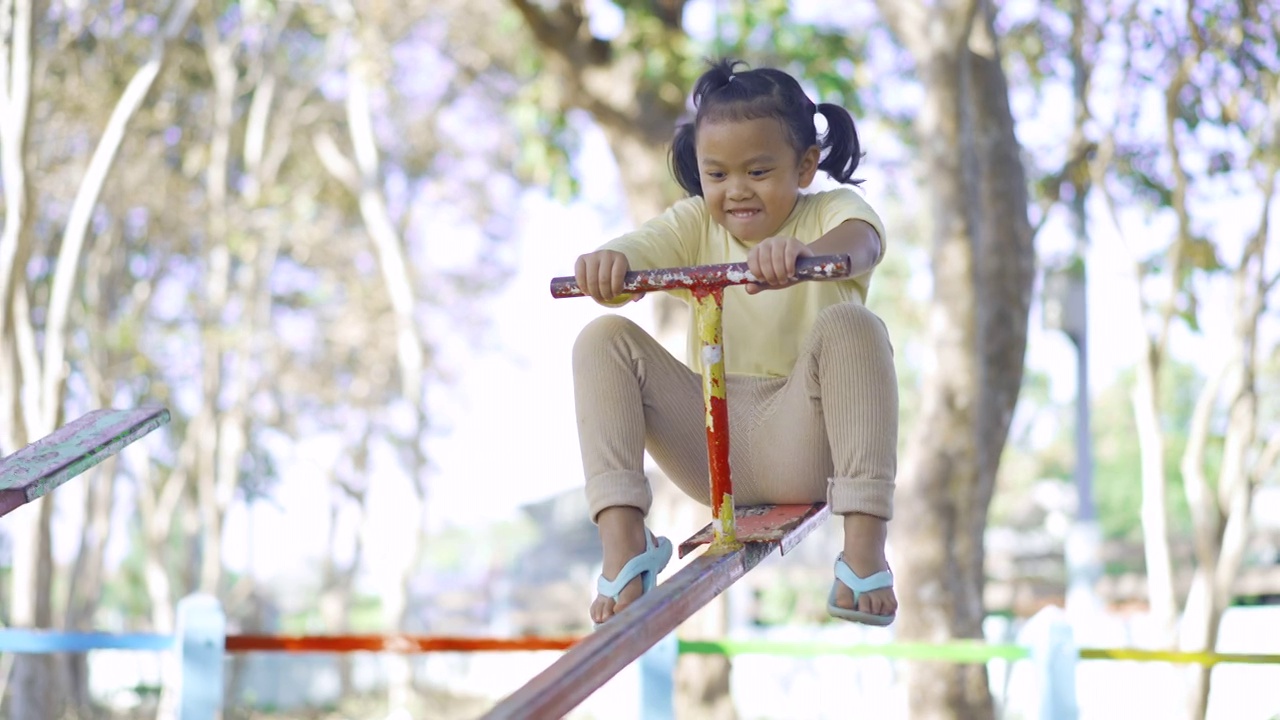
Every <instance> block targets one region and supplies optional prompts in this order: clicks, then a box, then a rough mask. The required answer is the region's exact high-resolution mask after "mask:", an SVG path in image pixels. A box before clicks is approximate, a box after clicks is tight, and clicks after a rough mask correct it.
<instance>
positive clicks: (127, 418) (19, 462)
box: [0, 407, 169, 515]
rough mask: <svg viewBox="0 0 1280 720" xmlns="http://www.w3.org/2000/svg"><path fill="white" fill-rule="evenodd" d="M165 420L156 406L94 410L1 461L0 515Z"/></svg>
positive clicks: (117, 450)
mask: <svg viewBox="0 0 1280 720" xmlns="http://www.w3.org/2000/svg"><path fill="white" fill-rule="evenodd" d="M167 422H169V411H168V410H166V409H164V408H158V407H150V408H147V407H144V408H137V409H133V410H94V411H92V412H89V413H87V414H85V415H84V416H82V417H80V418H79V419H77V420H74V421H72V422H70V423H68V424H66V425H64V426H62V427H60V428H58V429H57V430H54V431H53V432H52V433H50V434H49V435H47V436H46V437H43V438H41V439H39V440H37V441H35V442H34V443H32V444H30V445H28V446H26V447H24V448H22V449H21V450H19V451H17V452H15V453H13V454H11V455H9V456H7V457H5V458H4V459H0V515H6V514H8V513H9V512H12V511H13V510H14V509H16V508H18V507H21V506H22V505H25V504H27V503H29V502H31V501H33V500H35V499H37V498H39V497H41V496H43V495H45V494H47V493H48V492H49V491H50V490H53V489H54V488H56V487H58V486H59V485H62V484H63V483H65V482H66V481H68V480H70V479H71V478H73V477H75V476H77V475H79V474H80V473H82V472H84V471H86V470H88V469H89V468H91V467H93V466H94V465H97V464H98V463H100V462H102V461H103V460H106V459H107V458H109V457H111V456H112V455H114V454H116V453H118V452H120V450H121V449H122V448H124V447H125V446H126V445H129V444H130V443H132V442H134V441H135V440H138V439H140V438H142V437H143V436H144V435H146V434H147V433H149V432H151V431H152V430H155V429H156V428H158V427H160V426H161V425H164V424H165V423H167Z"/></svg>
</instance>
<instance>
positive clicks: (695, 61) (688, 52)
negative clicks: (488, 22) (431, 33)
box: [499, 0, 865, 201]
mask: <svg viewBox="0 0 1280 720" xmlns="http://www.w3.org/2000/svg"><path fill="white" fill-rule="evenodd" d="M614 4H615V6H616V7H618V8H619V9H621V10H622V12H623V17H624V24H623V28H622V31H621V33H620V34H619V35H618V36H617V37H614V38H609V39H607V40H606V39H603V38H595V39H594V40H593V41H592V42H593V48H595V50H594V52H593V55H594V57H593V60H592V62H600V63H614V64H630V63H636V64H638V65H639V68H640V72H639V78H638V83H639V87H638V88H637V98H636V101H635V102H636V106H635V107H633V108H629V109H627V110H626V111H625V113H626V114H627V115H629V116H631V119H632V120H634V122H635V123H636V124H637V126H640V125H645V124H646V123H649V122H651V121H652V119H653V118H657V117H660V115H659V114H658V113H662V112H665V110H664V109H662V108H658V107H655V106H653V105H654V104H655V103H656V104H661V105H664V106H665V107H666V108H670V109H674V111H675V112H674V113H672V114H678V112H679V109H680V108H683V107H684V104H685V101H686V98H687V96H688V93H689V91H690V89H691V88H692V86H693V82H694V80H695V79H696V78H697V77H698V76H699V75H700V74H701V73H702V72H703V71H704V70H705V69H706V65H705V62H704V60H705V59H707V58H711V57H715V56H718V55H729V56H733V57H736V58H739V59H743V60H746V61H747V62H748V63H750V64H751V65H753V66H761V65H769V66H775V67H781V68H784V69H786V70H789V71H791V72H793V73H795V74H796V75H798V76H799V77H800V78H801V80H802V82H803V83H805V84H806V85H808V86H809V87H811V88H812V89H813V90H814V91H815V92H816V94H817V96H818V97H817V98H816V100H817V101H818V102H831V103H836V104H840V105H843V106H844V107H846V108H848V109H849V110H850V111H852V112H854V113H855V114H857V113H860V112H861V111H862V99H861V96H860V94H859V93H858V92H857V85H856V83H855V78H856V77H857V76H858V74H859V70H858V67H859V63H860V62H861V58H862V57H863V55H864V54H865V51H864V48H863V47H862V46H861V45H860V43H859V41H858V40H856V39H855V38H857V37H860V35H859V34H858V33H850V32H849V29H848V28H837V27H823V26H818V25H815V24H809V23H801V22H797V21H795V19H794V18H793V16H792V13H791V10H790V7H789V3H788V2H786V0H768V1H767V2H758V3H730V4H728V5H729V6H728V8H727V9H726V10H724V11H723V12H722V14H721V16H720V17H719V18H718V19H717V26H718V27H719V28H720V37H719V38H712V39H711V40H709V41H706V42H703V41H698V40H695V39H694V38H692V37H690V36H689V35H688V34H687V32H686V31H685V28H684V27H683V24H682V23H683V18H682V17H673V16H671V15H670V14H669V11H668V9H667V6H666V5H664V4H661V3H648V2H635V1H631V0H620V1H618V2H615V3H614ZM576 11H577V10H574V11H573V12H576ZM568 13H570V11H569V10H562V11H549V15H550V16H552V17H559V16H561V15H565V14H568ZM502 18H503V20H502V25H501V32H500V33H499V36H500V37H502V38H503V39H504V40H509V39H510V38H511V37H513V36H517V37H518V36H520V35H524V37H525V38H526V39H525V40H524V41H523V42H521V43H519V44H518V45H516V46H514V47H509V48H508V49H507V51H506V52H507V53H508V54H509V56H510V57H511V62H510V67H511V70H512V73H513V75H514V76H515V77H516V78H519V79H521V82H522V85H521V88H520V90H519V92H517V93H516V94H515V95H514V97H513V98H512V103H511V104H510V106H509V110H508V113H509V118H510V119H511V121H512V122H513V124H514V127H515V129H516V131H517V133H518V142H519V143H520V153H519V163H518V167H517V170H518V172H519V174H520V176H521V177H522V178H523V179H525V180H526V181H528V182H531V183H533V184H535V185H539V186H543V187H546V188H547V189H548V190H549V191H550V192H551V194H552V195H553V196H554V197H556V198H557V199H559V200H562V201H565V200H568V199H570V198H572V197H574V196H576V194H577V192H578V190H579V188H580V186H579V182H580V180H579V178H578V172H577V170H576V169H575V167H574V163H573V160H574V158H575V157H576V154H577V152H578V149H579V136H580V128H579V127H577V126H576V123H574V122H573V121H572V120H571V111H572V110H574V109H583V110H586V111H587V112H600V111H602V109H601V107H600V105H601V103H600V102H599V101H598V99H590V98H584V97H583V96H582V95H581V94H580V93H578V92H577V90H576V89H575V88H569V87H566V80H565V78H564V77H563V75H562V72H561V71H560V64H561V63H563V62H564V59H563V58H556V59H555V60H552V58H551V57H550V56H551V55H553V54H554V53H553V51H552V50H551V49H549V48H541V47H539V46H538V44H537V42H536V41H535V40H534V39H533V38H531V37H529V34H528V33H527V31H526V32H523V33H522V31H521V29H522V27H523V25H524V24H523V21H522V20H521V18H520V16H519V14H518V13H517V12H516V11H515V10H513V9H510V8H508V9H507V10H506V12H504V13H503V15H502ZM585 20H586V19H585V18H584V21H585ZM578 70H586V68H578ZM616 111H617V109H616V108H612V109H609V110H607V112H616ZM646 114H650V115H652V117H651V118H649V119H645V118H644V117H643V116H645V115H646ZM671 131H674V124H673V125H672V127H671ZM654 149H655V152H665V148H663V147H656V148H654Z"/></svg>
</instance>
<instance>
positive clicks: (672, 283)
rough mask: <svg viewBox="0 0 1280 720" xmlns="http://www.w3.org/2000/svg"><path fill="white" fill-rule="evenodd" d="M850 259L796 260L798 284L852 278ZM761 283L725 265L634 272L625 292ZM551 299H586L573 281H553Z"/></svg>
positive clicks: (744, 270)
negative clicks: (803, 281)
mask: <svg viewBox="0 0 1280 720" xmlns="http://www.w3.org/2000/svg"><path fill="white" fill-rule="evenodd" d="M849 269H850V261H849V256H848V255H818V256H816V257H805V258H799V259H798V260H796V279H797V280H828V279H832V278H841V277H846V276H848V275H849ZM753 282H758V279H757V278H756V276H755V275H752V274H751V270H750V269H748V268H747V264H746V263H744V262H738V263H724V264H723V265H698V266H695V267H681V268H660V269H657V270H633V271H631V272H629V273H627V279H626V281H625V284H624V285H623V290H625V291H626V292H653V291H659V290H698V289H710V288H720V287H728V286H729V285H746V284H747V283H753ZM551 296H552V297H555V298H570V297H583V292H582V290H581V289H579V288H578V283H577V280H575V279H574V278H573V277H558V278H552V280H551Z"/></svg>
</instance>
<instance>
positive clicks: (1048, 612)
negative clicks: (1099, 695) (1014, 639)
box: [1022, 606, 1080, 720]
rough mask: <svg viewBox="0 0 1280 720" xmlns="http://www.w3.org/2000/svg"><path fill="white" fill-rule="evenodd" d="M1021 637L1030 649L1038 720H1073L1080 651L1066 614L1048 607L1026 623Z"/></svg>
mask: <svg viewBox="0 0 1280 720" xmlns="http://www.w3.org/2000/svg"><path fill="white" fill-rule="evenodd" d="M1022 635H1023V637H1024V639H1025V640H1026V641H1029V642H1027V644H1028V645H1029V646H1030V650H1031V658H1030V659H1031V663H1032V665H1033V666H1034V667H1035V669H1036V676H1037V678H1036V679H1037V680H1038V683H1037V684H1038V685H1039V686H1040V687H1039V689H1040V697H1039V702H1038V704H1037V705H1038V707H1037V712H1036V714H1035V717H1036V718H1038V720H1077V718H1078V717H1079V716H1080V709H1079V706H1078V704H1077V703H1076V663H1077V661H1078V660H1079V658H1080V651H1079V649H1078V648H1077V647H1076V642H1075V635H1074V633H1073V632H1072V630H1071V623H1069V622H1068V621H1067V616H1066V613H1065V612H1063V611H1062V609H1061V608H1058V607H1054V606H1049V607H1046V608H1044V609H1043V610H1041V611H1040V612H1038V613H1036V614H1035V615H1034V616H1032V617H1031V619H1030V620H1028V621H1027V624H1026V626H1025V627H1024V628H1023V632H1022Z"/></svg>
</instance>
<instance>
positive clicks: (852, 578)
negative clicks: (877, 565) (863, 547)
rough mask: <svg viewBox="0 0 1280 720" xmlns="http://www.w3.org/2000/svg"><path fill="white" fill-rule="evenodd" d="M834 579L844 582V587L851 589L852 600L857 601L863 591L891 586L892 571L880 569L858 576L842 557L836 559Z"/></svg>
mask: <svg viewBox="0 0 1280 720" xmlns="http://www.w3.org/2000/svg"><path fill="white" fill-rule="evenodd" d="M836 579H837V580H839V581H840V582H842V583H844V585H845V587H847V588H849V589H850V590H852V591H853V601H854V603H857V602H858V598H859V597H861V596H862V594H863V593H867V592H871V591H873V590H883V589H885V588H890V587H893V573H892V572H890V571H888V570H881V571H880V572H878V573H873V574H871V575H869V576H867V577H865V578H863V577H858V576H857V575H856V574H855V573H854V572H853V569H852V568H850V567H849V565H848V564H847V563H845V561H844V558H843V557H841V558H837V559H836Z"/></svg>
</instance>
